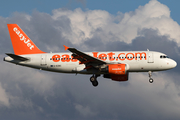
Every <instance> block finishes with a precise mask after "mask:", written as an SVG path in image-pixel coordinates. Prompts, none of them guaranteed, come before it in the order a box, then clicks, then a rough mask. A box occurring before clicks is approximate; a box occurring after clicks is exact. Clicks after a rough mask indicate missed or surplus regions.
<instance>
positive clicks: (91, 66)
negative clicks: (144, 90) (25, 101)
mask: <svg viewBox="0 0 180 120" xmlns="http://www.w3.org/2000/svg"><path fill="white" fill-rule="evenodd" d="M7 26H8V30H9V34H10V38H11V42H12V46H13V49H14V54H13V53H6V55H7V57H5V58H4V61H6V62H10V63H14V64H16V65H21V66H26V67H30V68H35V69H40V70H46V71H51V72H59V73H73V74H91V75H92V76H91V77H90V81H91V83H92V85H93V86H95V87H96V86H98V81H97V77H99V76H101V75H103V77H104V78H108V79H111V80H113V81H128V76H129V73H130V72H148V74H149V82H150V83H153V81H154V80H153V78H152V72H154V71H163V70H168V69H172V68H174V67H176V65H177V63H176V62H175V61H174V60H172V59H170V58H169V57H168V56H167V55H166V54H164V53H161V52H155V51H149V50H148V49H147V51H109V52H82V51H79V50H77V49H76V48H70V47H67V46H65V45H64V48H65V51H66V50H68V51H70V52H64V53H46V52H43V51H41V50H40V49H39V48H38V47H37V46H36V45H35V44H34V43H33V42H32V40H31V39H30V38H29V37H28V36H27V35H26V34H25V32H23V30H22V29H21V28H20V27H19V26H18V25H17V24H7ZM25 74H26V73H25Z"/></svg>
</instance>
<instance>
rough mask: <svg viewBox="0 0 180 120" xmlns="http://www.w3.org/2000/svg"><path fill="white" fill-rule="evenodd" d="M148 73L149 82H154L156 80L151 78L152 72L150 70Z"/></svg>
mask: <svg viewBox="0 0 180 120" xmlns="http://www.w3.org/2000/svg"><path fill="white" fill-rule="evenodd" d="M148 74H149V82H150V83H153V81H154V80H153V79H152V78H151V77H152V72H151V71H149V72H148Z"/></svg>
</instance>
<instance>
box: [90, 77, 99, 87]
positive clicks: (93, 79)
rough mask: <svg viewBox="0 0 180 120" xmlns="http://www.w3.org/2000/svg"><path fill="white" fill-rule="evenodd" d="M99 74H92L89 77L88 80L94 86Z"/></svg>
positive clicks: (96, 84)
mask: <svg viewBox="0 0 180 120" xmlns="http://www.w3.org/2000/svg"><path fill="white" fill-rule="evenodd" d="M99 76H100V75H93V76H92V77H90V81H91V83H92V85H93V86H94V87H96V86H98V81H97V77H99Z"/></svg>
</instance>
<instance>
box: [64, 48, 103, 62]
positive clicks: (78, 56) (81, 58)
mask: <svg viewBox="0 0 180 120" xmlns="http://www.w3.org/2000/svg"><path fill="white" fill-rule="evenodd" d="M64 47H65V50H69V51H71V52H72V53H73V54H72V56H73V58H74V59H78V60H79V61H80V64H88V63H92V64H98V65H102V64H107V62H105V61H103V60H100V59H98V58H95V57H93V56H90V55H88V54H86V53H84V52H81V51H79V50H77V49H75V48H69V47H67V46H65V45H64Z"/></svg>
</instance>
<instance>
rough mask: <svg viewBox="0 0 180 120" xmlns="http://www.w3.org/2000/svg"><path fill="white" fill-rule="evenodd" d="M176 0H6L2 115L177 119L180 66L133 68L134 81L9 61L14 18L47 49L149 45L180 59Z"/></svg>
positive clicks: (13, 118) (1, 7)
mask: <svg viewBox="0 0 180 120" xmlns="http://www.w3.org/2000/svg"><path fill="white" fill-rule="evenodd" d="M179 3H180V1H178V0H171V1H169V0H159V1H157V0H124V1H120V0H106V1H104V0H69V1H66V2H65V1H62V0H52V1H48V0H31V1H22V0H16V1H14V0H6V1H3V2H0V41H1V42H0V59H1V61H0V65H1V70H0V76H1V78H0V118H1V119H2V120H32V119H33V120H60V119H63V120H71V119H72V120H84V119H87V120H92V119H97V120H139V119H145V120H179V119H180V114H179V113H180V86H179V85H180V80H179V78H180V74H179V71H180V67H179V65H178V66H177V67H176V68H174V69H172V70H168V71H162V72H155V73H153V74H152V75H153V76H152V77H153V79H154V83H153V84H150V83H149V77H148V73H130V76H129V81H127V82H115V81H111V80H110V79H104V78H103V77H99V78H98V81H99V86H98V87H96V88H95V87H93V86H92V84H91V83H90V81H89V78H90V75H75V74H62V73H52V72H46V71H40V70H35V69H31V68H26V67H22V66H17V65H14V64H10V63H6V62H4V61H3V58H4V57H5V56H6V55H5V53H13V48H12V44H11V41H10V37H9V32H8V29H7V24H8V23H17V24H18V25H19V26H20V27H21V28H22V29H23V30H24V31H25V32H26V34H27V35H28V36H29V37H30V38H31V39H32V40H33V41H34V43H35V44H36V45H37V46H38V47H39V48H40V49H41V50H43V51H45V52H50V51H51V52H64V47H63V45H67V46H70V47H75V48H77V49H79V50H81V51H125V50H147V49H150V50H152V51H159V52H163V53H165V54H167V55H168V56H169V57H170V58H172V59H174V60H175V61H176V62H177V63H178V62H179V61H180V25H179V24H180V15H179V11H180V8H179Z"/></svg>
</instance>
